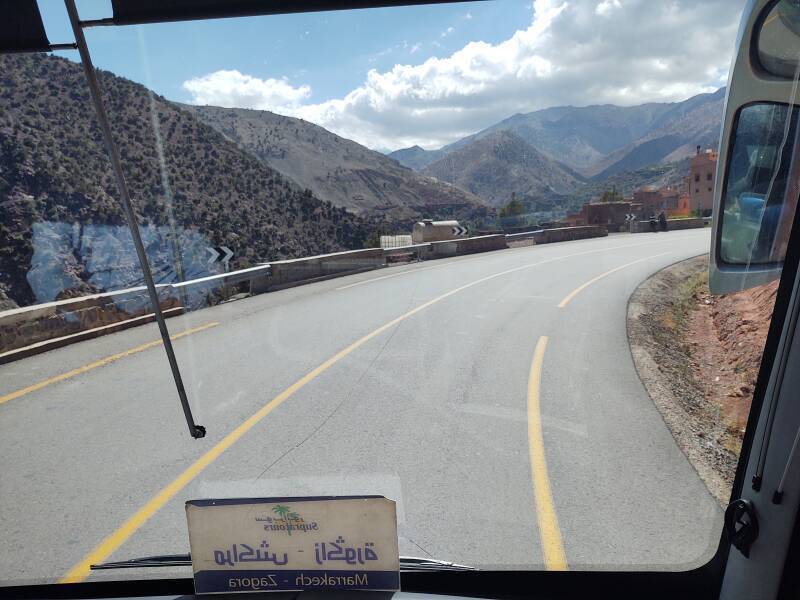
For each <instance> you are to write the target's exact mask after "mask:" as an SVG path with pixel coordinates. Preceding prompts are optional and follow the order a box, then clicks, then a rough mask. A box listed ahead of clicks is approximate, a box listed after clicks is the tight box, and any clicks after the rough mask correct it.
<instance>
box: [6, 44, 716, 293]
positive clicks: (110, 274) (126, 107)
mask: <svg viewBox="0 0 800 600" xmlns="http://www.w3.org/2000/svg"><path fill="white" fill-rule="evenodd" d="M99 79H100V84H101V88H102V90H103V94H104V99H105V102H106V106H107V110H108V112H109V116H110V120H111V124H112V130H113V134H114V137H115V139H116V141H117V143H118V145H119V148H120V153H121V157H122V162H123V168H124V170H125V176H126V179H127V181H128V184H129V186H130V188H131V192H132V196H133V202H134V208H135V210H136V213H137V216H138V219H139V221H140V223H141V227H142V235H143V237H144V238H145V241H146V244H147V246H148V253H149V256H150V258H151V263H152V265H153V268H154V271H155V273H156V277H157V279H158V280H159V281H163V282H167V281H174V280H175V279H180V278H185V277H188V276H202V275H203V274H206V273H208V272H214V268H213V267H211V266H209V265H208V261H207V256H206V254H205V252H206V248H207V247H208V246H219V245H225V246H228V247H230V248H231V249H233V251H234V252H235V259H234V262H233V264H232V265H231V266H232V267H233V268H236V267H245V266H249V265H251V264H255V263H257V262H259V261H269V260H274V259H278V258H290V257H297V256H303V255H309V254H315V253H323V252H331V251H336V250H343V249H349V248H360V247H363V245H364V244H365V243H366V241H367V239H368V238H370V239H372V238H374V236H375V235H376V234H377V233H378V232H382V231H385V232H397V231H406V230H407V229H408V228H409V225H410V224H411V223H412V222H413V221H415V220H418V219H420V218H427V217H430V218H458V219H459V220H461V221H463V222H465V223H476V224H477V223H482V224H484V225H485V224H486V223H491V222H492V215H493V214H494V210H495V209H494V208H493V207H498V206H502V205H504V204H506V203H507V202H508V201H509V200H510V199H511V198H513V197H517V198H520V199H523V200H525V201H526V202H527V205H528V207H529V209H531V210H542V211H550V212H552V213H553V214H563V212H564V210H566V209H568V208H572V207H574V206H575V205H576V204H579V203H580V202H582V201H584V200H587V199H589V198H591V197H593V196H594V195H598V194H599V193H601V192H602V191H603V189H605V188H606V187H608V186H614V187H616V188H617V189H618V190H619V191H622V192H623V193H627V192H629V191H632V189H633V188H634V187H638V186H642V185H647V184H674V183H676V182H678V181H679V180H680V178H681V177H682V176H683V174H684V172H685V169H686V158H687V156H688V155H689V154H691V153H692V152H693V151H694V147H695V146H696V145H701V146H709V145H714V144H715V143H716V139H717V136H718V131H719V124H720V120H721V116H722V103H723V98H724V89H722V90H718V91H717V92H715V93H713V94H701V95H698V96H694V97H692V98H690V99H688V100H686V101H684V102H676V103H660V104H659V103H651V104H644V105H640V106H632V107H618V106H611V105H604V106H586V107H554V108H549V109H545V110H541V111H536V112H532V113H528V114H519V115H514V116H512V117H509V118H508V119H504V120H502V121H500V122H499V123H497V124H495V125H493V126H491V127H489V128H486V129H484V130H482V131H479V132H477V133H475V134H474V135H471V136H468V137H466V138H463V139H461V140H458V141H456V142H454V143H452V144H449V145H447V146H445V147H443V148H440V149H438V150H433V151H431V150H424V149H422V148H420V147H418V146H415V147H412V148H407V149H404V150H399V151H396V152H392V153H391V154H389V155H388V156H387V155H384V154H382V153H379V152H376V151H373V150H370V149H368V148H366V147H364V146H362V145H360V144H358V143H356V142H354V141H352V140H348V139H346V138H343V137H341V136H339V135H336V134H334V133H332V132H330V131H327V130H326V129H324V128H322V127H320V126H318V125H315V124H313V123H309V122H306V121H303V120H301V119H296V118H292V117H287V116H282V115H278V114H275V113H272V112H268V111H257V110H247V109H237V108H220V107H213V106H190V105H185V104H179V103H175V102H171V101H168V100H167V99H165V98H163V97H161V96H159V95H157V94H155V93H153V92H151V91H150V90H148V89H147V88H145V87H144V86H142V85H139V84H137V83H134V82H132V81H129V80H127V79H125V78H122V77H118V76H115V75H114V74H112V73H109V72H105V71H99ZM124 225H125V223H124V219H123V215H122V211H121V208H120V206H119V202H118V198H117V189H116V184H115V181H114V178H113V176H112V172H111V169H110V165H109V163H108V159H107V156H106V152H105V148H104V145H103V141H102V137H101V135H100V130H99V127H98V125H97V122H96V118H95V115H94V112H93V110H92V108H91V102H90V100H89V96H88V92H87V91H86V85H85V81H84V78H83V73H82V69H81V67H80V65H79V64H76V63H74V62H71V61H68V60H66V59H62V58H57V57H53V56H47V55H3V56H0V306H3V307H8V306H13V305H26V304H30V303H32V302H41V301H46V300H53V299H58V298H63V297H69V296H72V295H76V294H84V293H89V292H96V291H105V290H108V289H117V288H120V287H127V286H131V285H138V284H139V283H141V273H140V271H139V268H138V263H137V261H136V258H135V255H134V254H133V253H132V251H131V250H132V248H131V243H130V236H129V234H126V228H125V226H124ZM126 235H127V237H126ZM101 255H103V256H105V255H107V256H108V257H109V258H105V259H104V258H103V256H101Z"/></svg>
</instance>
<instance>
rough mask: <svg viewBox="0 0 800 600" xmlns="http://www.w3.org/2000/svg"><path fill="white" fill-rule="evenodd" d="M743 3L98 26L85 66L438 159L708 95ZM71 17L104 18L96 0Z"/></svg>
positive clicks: (488, 8)
mask: <svg viewBox="0 0 800 600" xmlns="http://www.w3.org/2000/svg"><path fill="white" fill-rule="evenodd" d="M39 5H40V9H41V11H42V17H43V19H44V22H45V28H46V30H47V33H48V36H49V38H50V41H51V42H52V43H59V42H66V41H72V33H71V30H70V29H69V22H68V20H67V17H66V12H65V10H64V7H63V2H61V1H60V0H39ZM743 6H744V0H533V1H531V0H489V1H486V2H461V3H453V4H440V5H433V6H415V7H396V8H383V9H370V10H356V11H332V12H324V13H309V14H298V15H279V16H268V17H256V18H239V19H222V20H215V21H193V22H184V23H163V24H155V25H144V26H128V27H95V28H91V29H88V30H87V31H86V38H87V42H88V44H89V48H90V51H91V53H92V58H93V60H94V63H95V65H96V66H97V67H99V68H102V69H106V70H109V71H111V72H113V73H115V74H117V75H120V76H123V77H127V78H129V79H132V80H134V81H137V82H139V83H142V84H144V85H146V86H148V87H150V88H151V89H153V90H155V91H156V92H157V93H158V94H161V95H163V96H165V97H166V98H168V99H170V100H174V101H179V102H187V103H192V104H211V105H216V106H225V107H239V108H254V109H259V110H271V111H274V112H277V113H280V114H285V115H289V116H294V117H299V118H303V119H306V120H308V121H311V122H313V123H316V124H318V125H321V126H323V127H325V128H326V129H329V130H331V131H333V132H335V133H337V134H339V135H342V136H344V137H347V138H350V139H353V140H355V141H357V142H359V143H362V144H364V145H366V146H368V147H370V148H373V149H377V150H382V151H388V150H395V149H398V148H404V147H408V146H412V145H415V144H417V145H420V146H422V147H424V148H426V149H435V148H439V147H441V146H442V145H444V144H447V143H450V142H452V141H455V140H457V139H460V138H462V137H464V136H465V135H469V134H471V133H474V132H476V131H479V130H481V129H483V128H485V127H488V126H489V125H492V124H494V123H496V122H498V121H500V120H502V119H504V118H507V117H509V116H511V115H513V114H516V113H526V112H531V111H534V110H539V109H542V108H547V107H550V106H559V105H574V106H586V105H590V104H606V103H611V104H618V105H627V106H629V105H635V104H641V103H643V102H673V101H679V100H684V99H686V98H688V97H690V96H693V95H695V94H698V93H703V92H711V91H714V90H716V89H717V88H719V87H721V86H723V85H725V84H726V82H727V75H728V69H729V65H730V61H731V57H732V53H733V48H734V43H735V39H736V31H737V28H738V23H739V18H740V16H741V11H742V8H743ZM78 9H79V12H80V14H81V18H84V19H90V18H100V17H106V16H111V8H110V2H109V1H108V0H78ZM58 54H59V55H61V56H65V57H67V58H70V59H72V60H78V57H77V52H75V51H65V52H59V53H58Z"/></svg>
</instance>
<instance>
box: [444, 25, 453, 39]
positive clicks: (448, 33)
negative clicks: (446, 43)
mask: <svg viewBox="0 0 800 600" xmlns="http://www.w3.org/2000/svg"><path fill="white" fill-rule="evenodd" d="M454 31H455V29H453V28H452V27H448V28H447V29H445V30H444V31H443V32H442V33H441V36H442V37H447V36H448V35H450V34H451V33H453V32H454Z"/></svg>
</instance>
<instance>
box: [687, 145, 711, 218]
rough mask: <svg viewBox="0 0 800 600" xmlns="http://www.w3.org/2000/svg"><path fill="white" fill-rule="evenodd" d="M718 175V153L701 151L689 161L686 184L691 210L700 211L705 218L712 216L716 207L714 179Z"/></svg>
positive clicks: (698, 150)
mask: <svg viewBox="0 0 800 600" xmlns="http://www.w3.org/2000/svg"><path fill="white" fill-rule="evenodd" d="M716 173H717V153H716V152H715V151H714V150H710V149H709V150H706V151H705V152H701V151H700V146H698V147H697V153H696V154H695V155H694V156H693V157H692V158H691V159H690V160H689V177H688V180H687V182H686V184H687V185H688V186H689V187H688V189H687V192H688V196H689V208H690V209H691V211H692V212H694V211H700V213H701V214H702V215H703V216H707V215H710V214H711V209H712V208H713V206H714V177H715V176H716Z"/></svg>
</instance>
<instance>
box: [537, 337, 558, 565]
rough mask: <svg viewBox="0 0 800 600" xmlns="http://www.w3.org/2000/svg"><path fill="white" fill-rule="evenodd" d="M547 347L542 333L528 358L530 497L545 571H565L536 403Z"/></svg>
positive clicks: (538, 410)
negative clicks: (531, 357) (534, 512)
mask: <svg viewBox="0 0 800 600" xmlns="http://www.w3.org/2000/svg"><path fill="white" fill-rule="evenodd" d="M546 348H547V336H545V335H543V336H542V337H540V338H539V342H538V343H537V344H536V350H535V351H534V353H533V360H532V361H531V374H530V377H529V378H528V447H529V450H530V457H531V477H532V480H533V500H534V504H535V508H536V519H537V521H538V522H539V539H540V540H541V545H542V555H543V556H544V566H545V569H547V570H548V571H566V570H567V555H566V554H565V553H564V544H563V542H562V541H561V530H560V529H559V527H558V517H557V516H556V507H555V504H554V503H553V493H552V492H551V491H550V478H549V477H548V475H547V461H546V460H545V455H544V438H543V437H542V414H541V407H540V404H539V389H540V387H541V381H542V363H543V362H544V351H545V349H546Z"/></svg>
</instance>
